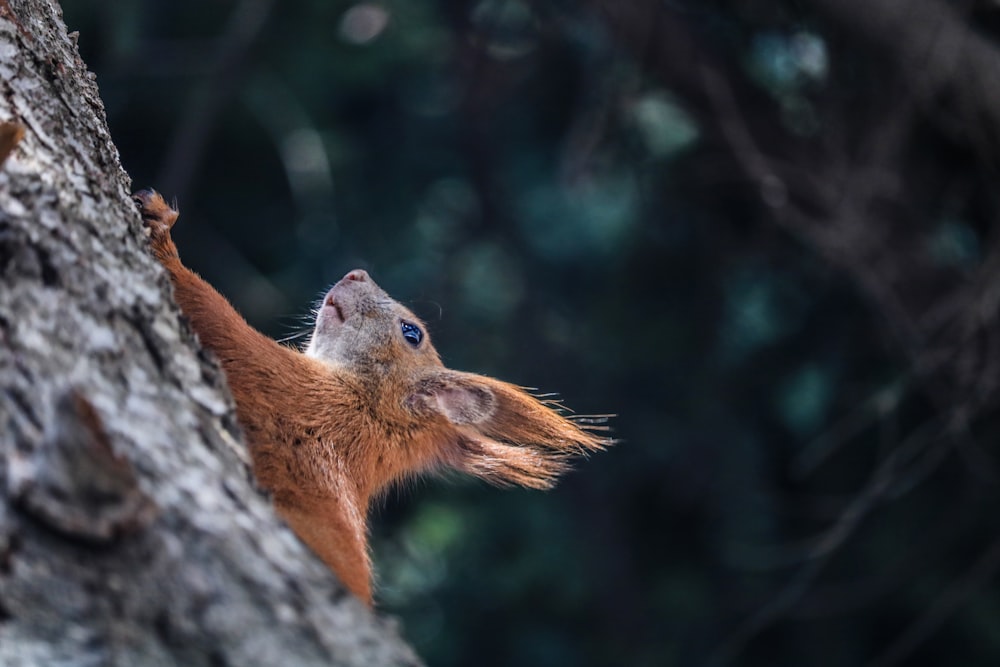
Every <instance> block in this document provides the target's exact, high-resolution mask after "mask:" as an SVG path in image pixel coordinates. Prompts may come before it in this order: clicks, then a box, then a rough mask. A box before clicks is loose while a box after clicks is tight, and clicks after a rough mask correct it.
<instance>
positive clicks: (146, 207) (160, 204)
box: [132, 188, 178, 233]
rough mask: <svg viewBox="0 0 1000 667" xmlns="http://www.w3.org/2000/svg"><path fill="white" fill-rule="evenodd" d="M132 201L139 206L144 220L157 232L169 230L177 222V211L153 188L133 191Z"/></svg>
mask: <svg viewBox="0 0 1000 667" xmlns="http://www.w3.org/2000/svg"><path fill="white" fill-rule="evenodd" d="M132 201H134V202H135V204H136V206H137V207H138V208H139V213H140V214H141V215H142V220H143V222H145V223H146V224H147V225H149V227H150V229H151V230H152V231H153V232H154V233H156V232H163V231H168V230H169V229H170V228H171V227H173V226H174V223H175V222H177V215H178V213H177V211H176V210H175V209H174V208H172V207H171V206H170V204H168V203H167V202H166V200H164V199H163V196H162V195H161V194H160V193H159V192H157V191H156V190H154V189H152V188H146V189H145V190H139V191H137V192H133V193H132Z"/></svg>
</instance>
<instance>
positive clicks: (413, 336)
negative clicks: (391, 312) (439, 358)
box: [399, 320, 424, 347]
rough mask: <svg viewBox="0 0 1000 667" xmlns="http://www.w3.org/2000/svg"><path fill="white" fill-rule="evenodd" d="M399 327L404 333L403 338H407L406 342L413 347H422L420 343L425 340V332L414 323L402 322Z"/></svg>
mask: <svg viewBox="0 0 1000 667" xmlns="http://www.w3.org/2000/svg"><path fill="white" fill-rule="evenodd" d="M399 327H400V329H402V331H403V338H405V339H406V342H407V343H409V344H410V345H412V346H413V347H417V346H418V345H420V341H422V340H423V339H424V332H423V331H421V330H420V327H418V326H417V325H416V324H413V323H412V322H407V321H406V320H402V321H400V323H399Z"/></svg>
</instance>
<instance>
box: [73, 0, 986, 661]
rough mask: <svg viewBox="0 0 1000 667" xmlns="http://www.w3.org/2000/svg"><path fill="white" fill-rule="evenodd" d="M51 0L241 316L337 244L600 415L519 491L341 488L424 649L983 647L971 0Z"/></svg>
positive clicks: (331, 265)
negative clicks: (556, 470)
mask: <svg viewBox="0 0 1000 667" xmlns="http://www.w3.org/2000/svg"><path fill="white" fill-rule="evenodd" d="M63 4H64V9H65V12H66V21H67V24H68V25H69V27H70V30H78V31H79V32H80V37H79V43H80V47H81V50H82V52H83V55H84V58H85V60H86V62H87V63H88V65H89V66H90V68H91V69H92V70H94V71H95V72H96V73H97V75H98V82H99V84H100V88H101V92H102V95H103V99H104V101H105V104H106V108H107V114H108V119H109V122H110V125H111V130H112V134H113V136H114V139H115V141H116V143H117V145H118V148H119V149H120V150H121V154H122V161H123V163H124V165H125V168H126V169H127V170H128V171H129V173H130V174H131V175H132V177H133V179H135V184H136V186H137V187H144V186H150V185H151V186H154V187H156V188H157V189H159V190H161V191H162V192H164V193H165V194H166V195H167V196H168V197H171V196H176V197H177V198H178V201H179V204H180V209H181V211H182V216H181V223H180V225H179V226H178V229H177V231H176V234H175V238H176V239H177V241H178V245H179V246H180V248H181V252H182V254H183V256H184V258H185V260H186V261H187V263H188V264H189V265H191V266H192V267H194V268H195V269H196V270H198V271H200V272H201V273H202V274H203V275H204V276H205V277H206V278H207V279H208V280H209V281H210V282H211V283H212V284H214V285H215V286H216V287H218V288H219V289H220V290H221V291H222V292H223V293H224V294H226V295H227V296H228V297H230V299H231V300H232V301H233V302H234V303H235V304H236V306H237V307H238V308H239V309H240V310H241V311H242V312H243V313H244V314H245V315H246V316H247V317H248V319H249V320H250V322H251V323H252V324H254V325H255V326H257V327H258V328H260V329H262V330H263V331H265V332H267V333H269V334H270V335H272V336H274V337H276V338H288V337H290V336H295V335H296V334H298V333H301V332H302V331H304V330H307V329H308V320H307V319H306V318H307V315H308V313H309V310H310V306H311V304H312V302H313V301H314V299H316V298H317V297H318V296H319V295H320V294H321V293H322V292H323V291H324V290H325V289H326V288H327V286H328V285H330V284H331V283H332V282H334V281H336V280H337V279H339V277H340V276H342V275H343V274H344V273H345V272H346V271H348V270H349V269H352V268H355V267H362V268H366V269H368V270H369V271H370V272H371V273H372V274H373V276H374V277H375V279H376V280H377V281H379V282H380V284H382V286H383V287H385V288H386V289H387V291H389V292H390V293H391V294H393V295H394V296H395V297H396V298H398V299H399V300H400V301H402V302H403V303H405V304H407V305H409V306H410V307H412V308H413V309H414V310H415V311H416V312H417V313H418V314H420V315H421V316H422V317H423V318H424V319H426V320H427V321H428V323H429V326H430V328H431V330H432V333H433V335H434V337H435V342H436V345H437V347H438V349H439V350H440V351H441V352H442V354H443V356H444V358H445V362H446V363H447V364H448V365H449V366H452V367H455V368H460V369H464V370H470V371H477V372H482V373H488V374H492V375H496V376H499V377H501V378H504V379H506V380H509V381H512V382H516V383H519V384H522V385H528V386H532V387H538V388H540V389H541V390H543V391H559V392H560V393H561V395H562V397H563V399H564V400H565V403H566V404H567V405H569V406H571V407H572V408H573V409H575V410H576V411H578V412H582V413H608V412H610V413H617V415H618V417H617V418H615V419H614V420H613V425H614V429H615V435H616V436H617V437H619V438H620V439H621V441H622V442H621V444H619V445H617V446H616V447H615V448H613V449H611V450H610V451H607V452H605V453H601V454H597V455H594V456H593V457H591V458H590V459H589V460H586V461H581V462H580V463H579V465H578V466H577V469H576V471H575V472H573V473H571V474H570V475H569V476H568V477H567V478H566V479H565V480H564V481H563V482H562V484H561V485H560V486H559V487H558V489H557V490H555V491H553V492H551V493H538V492H525V491H501V490H497V489H492V488H489V487H487V486H484V485H482V484H478V483H472V482H468V481H464V480H449V481H440V480H430V481H422V482H419V483H417V484H415V485H413V488H409V489H405V490H404V492H402V493H396V494H393V495H392V496H390V497H389V498H387V499H386V500H385V502H384V504H383V505H382V506H381V507H379V508H377V509H376V512H375V515H376V516H375V520H374V528H373V530H374V539H373V547H374V555H375V561H376V564H377V569H378V573H379V575H378V578H379V585H378V594H377V599H378V600H379V607H380V608H381V609H382V610H383V611H385V612H386V613H389V614H392V615H396V616H399V617H400V618H401V619H402V624H403V633H404V634H405V636H406V637H407V638H408V639H409V641H410V642H412V643H413V644H414V646H415V647H416V648H417V650H418V651H419V652H420V654H421V655H422V656H423V657H424V658H425V659H426V660H427V662H428V664H430V665H434V666H451V665H483V666H493V665H583V666H589V665H650V666H654V665H655V666H660V665H703V664H736V665H762V666H764V665H768V666H770V665H803V664H807V665H820V666H822V665H831V666H833V665H837V666H839V665H865V664H870V665H879V666H882V667H885V666H888V665H897V664H905V665H935V666H936V665H942V664H960V665H996V664H998V661H1000V598H998V596H997V593H998V588H997V584H996V582H995V577H996V575H997V570H998V569H1000V530H998V521H997V507H998V500H1000V493H998V479H1000V478H998V468H997V461H996V452H995V449H996V443H997V439H998V435H1000V422H998V419H997V414H998V413H997V410H996V407H997V398H998V381H1000V368H998V365H1000V324H998V320H997V313H998V306H1000V252H998V251H1000V244H998V239H997V216H998V213H1000V190H998V187H997V176H998V173H997V167H998V164H1000V41H998V39H1000V3H997V2H996V1H995V0H989V1H987V0H961V1H954V2H947V1H946V0H801V1H793V0H787V1H784V2H781V1H778V0H749V1H748V0H739V1H735V0H713V1H711V2H703V1H702V2H699V1H696V0H660V1H652V0H587V1H582V2H566V1H563V0H481V1H479V2H458V1H456V0H384V1H383V2H375V1H371V2H334V1H330V0H311V1H300V2H277V1H276V0H240V1H234V0H170V1H166V0H148V1H145V2H140V1H134V2H126V1H124V0H65V1H64V3H63ZM295 340H296V339H295V338H291V339H290V343H294V342H295Z"/></svg>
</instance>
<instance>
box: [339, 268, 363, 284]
mask: <svg viewBox="0 0 1000 667" xmlns="http://www.w3.org/2000/svg"><path fill="white" fill-rule="evenodd" d="M344 280H356V281H358V282H360V283H363V282H367V281H368V272H367V271H365V270H364V269H354V270H353V271H348V272H347V275H346V276H344Z"/></svg>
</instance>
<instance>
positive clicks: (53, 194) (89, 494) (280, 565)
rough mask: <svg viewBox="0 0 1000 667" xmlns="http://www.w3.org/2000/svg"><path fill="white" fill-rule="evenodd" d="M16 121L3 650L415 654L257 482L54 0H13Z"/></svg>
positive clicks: (4, 412) (3, 218) (0, 312)
mask: <svg viewBox="0 0 1000 667" xmlns="http://www.w3.org/2000/svg"><path fill="white" fill-rule="evenodd" d="M0 122H17V123H20V124H21V125H23V126H24V128H25V130H26V134H25V138H24V139H23V141H21V142H20V144H19V145H18V146H17V147H16V148H15V149H14V150H13V152H12V153H11V154H10V156H9V157H8V158H7V159H6V160H5V161H4V162H3V164H0V664H2V665H5V666H15V665H123V666H124V665H129V666H133V665H173V664H183V665H209V664H210V665H224V664H232V665H278V664H294V665H309V664H323V665H331V664H335V665H410V664H417V660H416V658H415V657H414V656H413V653H412V652H411V650H410V649H409V648H408V647H407V646H406V645H405V644H404V643H403V642H402V641H401V640H400V639H398V637H397V636H396V633H395V630H394V628H392V627H391V626H392V624H391V623H390V622H388V621H386V620H384V619H379V618H377V617H376V616H374V615H373V614H371V613H370V612H369V611H368V610H367V609H366V608H365V607H364V606H363V605H362V604H360V603H359V602H357V601H356V600H355V599H354V598H352V597H351V596H349V595H348V594H346V593H345V592H344V590H343V588H342V587H341V586H340V585H339V584H338V583H337V582H336V581H335V580H334V578H333V575H332V574H331V573H330V572H329V571H328V570H326V568H324V567H323V566H322V565H321V564H320V563H319V561H318V560H317V559H316V558H315V557H314V556H313V555H312V554H311V553H309V552H308V551H307V550H306V548H305V547H303V546H302V544H301V543H300V542H299V541H298V540H297V539H296V538H295V537H294V536H293V535H292V533H291V532H290V531H289V530H288V529H287V528H286V527H284V526H283V525H282V524H281V523H280V522H279V520H278V519H276V517H275V515H274V513H273V511H272V509H271V507H270V505H269V503H268V501H267V499H266V498H264V497H262V496H261V495H260V494H259V493H258V492H257V491H255V490H254V488H253V486H252V482H251V480H250V479H249V475H248V473H247V466H246V456H245V450H244V448H243V445H242V442H241V439H240V435H239V433H238V432H237V429H236V427H235V423H234V420H233V409H232V408H233V406H232V401H231V398H230V397H229V393H228V390H227V389H226V387H225V383H224V381H223V379H222V377H221V376H220V373H219V371H218V369H217V368H216V367H215V365H214V364H213V363H212V362H211V361H210V360H208V359H207V358H206V357H205V355H204V354H202V353H201V352H200V351H199V349H198V346H197V343H196V341H195V340H194V338H193V336H192V334H191V333H190V331H188V330H187V329H186V328H185V326H184V325H183V323H182V321H181V319H180V318H179V313H178V310H177V308H176V307H175V306H174V305H173V303H172V300H171V298H170V295H169V288H168V283H167V281H166V279H165V277H164V275H163V273H162V271H161V270H160V267H159V266H158V265H157V264H156V263H155V262H154V261H153V259H152V258H151V256H150V255H149V254H148V252H147V249H146V243H145V238H144V232H143V230H142V226H141V223H140V221H139V217H138V215H137V213H136V211H135V209H134V206H133V204H132V203H131V201H130V198H129V192H130V183H129V179H128V176H127V175H126V174H125V173H124V172H123V171H122V168H121V166H120V164H119V161H118V153H117V151H116V150H115V147H114V145H113V144H112V143H111V137H110V135H109V132H108V129H107V126H106V123H105V116H104V110H103V106H102V104H101V101H100V98H99V96H98V92H97V86H96V84H95V81H94V77H93V76H92V75H91V74H90V73H88V72H87V70H86V68H85V66H84V65H83V63H82V62H81V61H80V59H79V55H78V52H77V49H76V45H75V43H74V40H73V39H72V38H71V37H69V36H68V35H67V34H66V29H65V26H64V24H63V20H62V15H61V11H60V9H59V8H58V6H57V4H56V3H55V1H54V0H10V1H9V3H8V0H0ZM8 127H10V126H8ZM0 143H2V142H0ZM0 152H2V151H0Z"/></svg>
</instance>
